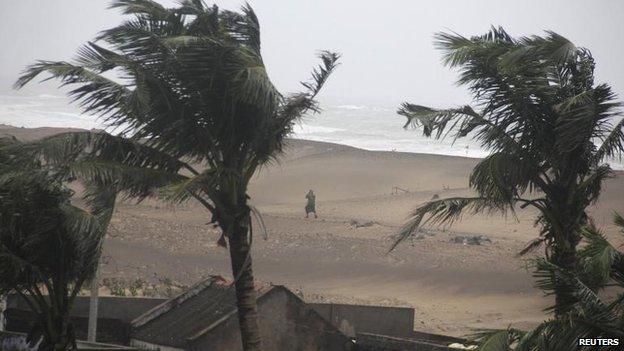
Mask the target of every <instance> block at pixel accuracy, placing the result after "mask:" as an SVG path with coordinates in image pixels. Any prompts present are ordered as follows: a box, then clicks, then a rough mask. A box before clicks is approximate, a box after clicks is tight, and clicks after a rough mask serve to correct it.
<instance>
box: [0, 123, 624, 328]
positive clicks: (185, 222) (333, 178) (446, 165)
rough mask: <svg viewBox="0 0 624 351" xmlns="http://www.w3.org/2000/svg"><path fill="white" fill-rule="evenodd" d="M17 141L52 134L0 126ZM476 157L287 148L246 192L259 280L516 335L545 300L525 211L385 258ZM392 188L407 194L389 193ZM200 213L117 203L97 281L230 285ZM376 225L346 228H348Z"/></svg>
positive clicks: (622, 182)
mask: <svg viewBox="0 0 624 351" xmlns="http://www.w3.org/2000/svg"><path fill="white" fill-rule="evenodd" d="M3 132H5V133H10V134H14V135H17V136H18V137H20V138H23V139H32V138H37V137H42V136H44V135H49V134H51V133H57V132H59V130H56V129H37V130H33V131H32V133H29V132H28V130H24V129H19V130H15V129H14V128H0V133H3ZM476 162H478V160H476V159H469V158H458V157H450V156H436V155H422V154H410V153H399V152H373V151H365V150H360V149H355V148H352V147H348V146H343V145H337V144H328V143H319V142H311V141H303V140H292V141H290V142H289V144H288V150H287V152H286V154H285V155H284V156H283V157H282V158H281V160H280V162H278V163H276V164H273V165H270V166H267V167H266V168H264V169H263V170H262V171H261V172H260V174H259V175H257V176H256V177H255V178H254V179H253V181H252V184H251V189H250V193H251V196H252V202H253V203H254V204H255V205H256V206H257V207H258V208H259V209H260V211H261V212H262V213H263V217H264V220H265V222H266V225H267V228H268V237H267V238H266V239H264V238H262V235H260V234H258V231H256V237H255V239H254V240H255V241H254V253H253V255H254V256H253V257H254V269H255V275H256V277H257V278H258V279H260V280H264V281H268V282H274V283H280V284H286V285H288V286H290V287H291V288H293V289H295V290H301V291H303V292H304V296H306V297H308V298H309V299H315V300H319V299H324V300H333V301H345V302H356V303H371V304H387V305H409V306H413V307H414V308H415V309H416V311H417V315H416V328H417V329H419V330H423V331H432V332H442V333H447V334H451V335H461V334H464V333H466V332H469V331H470V330H471V328H483V327H507V326H508V325H509V324H512V325H515V326H519V327H526V326H528V325H531V324H533V323H535V322H537V321H539V320H541V319H543V317H544V314H543V312H542V311H541V310H542V308H544V307H545V306H547V305H548V304H549V303H550V301H549V300H548V299H545V298H543V297H542V296H541V293H540V292H539V291H537V290H535V289H534V288H533V287H532V286H533V281H532V278H531V276H530V274H529V273H528V272H527V271H526V270H524V269H523V265H524V262H523V259H522V258H519V257H517V256H516V255H515V254H516V253H517V252H518V251H519V250H521V248H522V247H523V246H524V245H525V244H526V243H527V242H528V241H529V240H530V239H532V238H534V237H535V235H536V229H535V228H533V225H532V224H533V218H534V216H535V213H534V212H532V211H520V212H519V213H518V218H517V219H516V218H514V217H512V216H510V217H508V218H501V217H488V216H485V215H477V216H470V215H467V216H465V218H464V220H463V221H462V222H459V223H457V224H456V225H454V226H453V227H451V228H435V229H432V230H431V231H430V233H431V234H432V235H427V236H425V237H424V238H423V239H421V240H414V241H410V242H406V243H404V244H402V245H400V246H399V247H398V248H397V249H396V250H395V251H393V252H391V253H388V248H389V247H390V244H391V243H392V239H391V236H392V235H393V234H394V233H395V232H396V231H397V229H398V228H399V227H400V225H401V224H402V223H403V221H404V219H405V218H406V216H407V215H408V214H409V211H410V210H411V209H412V208H414V207H415V205H417V204H419V203H422V202H424V201H426V200H429V199H430V198H431V197H432V196H434V195H438V196H440V197H446V196H458V195H470V194H471V190H470V189H469V188H468V175H469V173H470V170H471V168H472V167H473V166H474V165H475V163H476ZM394 187H400V188H402V189H405V190H408V191H409V193H405V192H399V194H393V188H394ZM308 189H314V190H315V192H316V194H317V209H318V212H319V216H320V217H319V219H305V218H304V213H303V206H304V205H305V199H304V196H305V194H306V192H307V190H308ZM603 194H604V195H603V197H602V199H601V200H600V202H599V204H598V205H597V206H595V207H593V208H592V210H591V212H592V215H593V216H594V218H595V219H596V222H597V224H598V225H600V226H603V227H605V228H606V230H607V232H608V233H610V234H612V233H613V228H612V227H611V226H610V217H611V213H612V211H613V210H619V211H622V212H624V202H623V201H621V198H622V196H623V195H624V177H622V174H621V173H618V177H616V178H614V179H611V180H609V181H608V182H607V184H606V187H605V189H604V192H603ZM208 220H209V215H208V214H207V213H206V212H205V210H204V209H203V208H201V207H198V206H197V205H195V204H193V203H189V204H185V205H182V206H177V207H173V206H171V205H167V204H163V203H160V202H158V201H156V200H147V201H145V202H143V203H141V204H134V203H127V202H125V203H120V204H119V206H118V207H117V210H116V213H115V216H114V218H113V220H112V225H111V231H110V235H109V238H108V240H107V242H106V247H105V257H106V265H105V267H104V275H105V276H108V277H128V278H130V277H143V278H146V279H149V278H150V277H153V276H154V275H155V274H157V275H159V276H168V277H171V278H173V279H176V280H179V281H183V282H186V283H190V282H193V281H195V280H197V279H199V278H200V277H201V276H205V275H208V274H222V275H226V276H227V275H229V271H230V268H229V261H228V256H227V252H226V250H224V249H222V248H219V247H217V246H216V239H217V237H218V235H219V234H218V232H217V231H216V230H214V229H212V228H210V227H209V226H208V225H206V222H208ZM353 220H355V221H359V222H361V223H363V222H366V221H372V222H375V223H374V224H372V225H371V226H368V227H361V228H356V227H354V226H352V225H351V221H353ZM463 233H471V234H483V235H487V236H488V237H490V238H491V239H492V243H491V244H487V245H483V246H469V245H462V244H456V243H452V242H450V239H451V238H452V237H453V236H455V235H458V234H463Z"/></svg>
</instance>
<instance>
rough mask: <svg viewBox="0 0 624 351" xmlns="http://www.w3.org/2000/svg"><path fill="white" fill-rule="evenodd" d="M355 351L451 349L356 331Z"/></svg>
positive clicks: (431, 350) (451, 350) (450, 350)
mask: <svg viewBox="0 0 624 351" xmlns="http://www.w3.org/2000/svg"><path fill="white" fill-rule="evenodd" d="M356 351H453V349H451V348H448V347H446V346H444V345H438V344H433V343H428V342H424V341H417V340H408V339H401V338H395V337H390V336H386V335H376V334H368V333H358V334H357V349H356Z"/></svg>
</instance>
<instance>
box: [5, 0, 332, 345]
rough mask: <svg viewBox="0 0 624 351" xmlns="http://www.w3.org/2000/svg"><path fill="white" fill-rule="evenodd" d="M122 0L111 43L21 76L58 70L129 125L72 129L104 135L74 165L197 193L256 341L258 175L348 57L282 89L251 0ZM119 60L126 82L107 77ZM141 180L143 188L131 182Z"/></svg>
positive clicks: (247, 330)
mask: <svg viewBox="0 0 624 351" xmlns="http://www.w3.org/2000/svg"><path fill="white" fill-rule="evenodd" d="M113 7H119V8H121V9H123V11H124V13H126V14H130V15H133V18H132V19H130V20H128V21H126V22H124V23H123V24H121V25H120V26H118V27H115V28H112V29H110V30H107V31H104V32H103V33H102V34H101V35H100V36H99V37H98V40H100V41H102V42H104V43H106V44H107V48H105V47H103V46H102V45H99V44H96V43H89V44H88V45H86V46H85V47H84V48H82V49H81V50H80V51H79V52H78V56H79V57H78V60H77V61H76V62H75V63H67V62H51V61H40V62H38V63H36V64H34V65H32V66H30V67H29V68H28V69H27V71H26V72H25V73H24V75H23V76H22V77H21V78H20V79H19V81H18V82H17V84H16V85H17V86H18V87H21V86H23V85H24V84H26V83H28V82H29V81H31V80H32V79H33V78H35V77H36V76H38V75H39V74H41V73H44V72H47V73H50V74H51V75H52V76H53V77H55V78H58V79H61V81H62V82H63V84H64V85H74V89H73V90H71V91H70V95H71V96H73V97H74V98H75V99H76V100H77V101H79V102H80V104H81V106H82V107H83V109H84V110H85V111H86V112H89V113H96V114H99V115H100V116H102V117H103V119H104V121H105V122H107V123H108V125H109V126H111V127H118V128H121V129H122V133H121V134H120V135H121V136H110V135H106V134H102V133H99V134H90V133H82V134H78V135H73V136H72V135H69V136H65V138H68V139H69V140H70V142H74V143H77V144H78V145H84V144H85V143H92V144H94V145H98V147H96V148H91V149H90V150H91V151H92V157H91V158H90V163H89V164H84V165H83V167H75V171H76V172H83V173H91V174H98V175H99V176H100V177H101V178H103V179H117V178H118V176H120V175H123V177H122V178H124V180H123V182H121V183H120V184H118V187H119V188H118V189H119V190H120V191H124V190H125V188H126V185H127V186H129V187H130V188H131V189H132V190H131V191H130V192H129V194H130V196H133V195H143V194H145V191H147V192H150V191H152V190H153V189H154V188H156V187H159V186H162V185H163V182H166V183H169V184H170V185H169V186H168V188H167V195H168V197H169V198H170V199H172V200H175V201H183V200H186V199H189V198H194V199H196V200H197V201H199V202H200V203H201V204H202V205H203V206H205V207H206V208H207V209H208V210H209V211H210V213H211V214H212V222H213V223H215V224H217V225H218V226H219V227H220V228H221V230H222V233H223V238H222V239H223V240H222V242H225V241H226V240H227V242H228V243H229V250H230V257H231V263H232V272H233V275H234V277H235V288H236V296H237V302H238V318H239V324H240V329H241V335H242V343H243V348H244V349H245V350H258V349H260V348H261V341H260V333H259V328H258V321H257V308H256V292H255V290H254V281H253V274H252V268H251V267H252V264H251V263H252V262H251V255H250V249H251V238H252V226H251V225H252V223H251V214H250V213H251V211H252V208H251V206H250V205H249V204H248V200H249V196H248V195H247V187H248V183H249V181H250V179H251V177H252V176H253V175H254V174H255V172H256V170H257V169H258V167H260V166H262V165H264V164H266V163H267V162H269V161H270V160H272V159H273V158H274V157H275V156H276V155H277V154H278V153H280V152H281V151H282V148H283V143H284V139H285V137H286V136H287V135H288V134H289V133H290V132H291V130H292V127H293V125H294V123H295V122H296V121H297V120H298V119H299V118H301V117H302V116H303V114H305V113H306V112H308V111H310V110H311V111H317V105H316V102H315V100H314V98H315V97H316V95H317V94H318V93H319V91H320V89H321V87H322V86H323V84H324V83H325V81H326V79H327V78H328V76H329V75H330V73H331V72H332V71H333V69H334V68H335V66H336V62H337V60H338V55H337V54H334V53H330V52H323V53H322V54H321V58H322V61H323V63H322V65H321V66H320V67H319V68H318V69H315V70H314V71H313V79H312V81H311V82H308V83H303V85H304V87H305V89H306V90H305V91H304V92H302V93H297V94H292V95H288V96H283V95H282V94H280V93H279V92H278V91H277V89H276V88H275V87H274V86H273V84H272V83H271V81H270V80H269V78H268V76H267V73H266V69H265V67H264V63H263V60H262V56H261V53H260V29H259V24H258V20H257V18H256V15H255V14H254V12H253V11H252V9H251V8H250V7H249V6H246V7H244V8H243V9H242V12H241V13H236V12H231V11H222V10H220V9H219V8H218V7H216V6H212V7H206V6H204V4H203V3H202V2H201V1H199V0H187V1H182V2H181V6H180V7H178V8H172V9H168V8H164V7H162V6H161V5H159V4H158V3H155V2H153V1H149V0H119V1H116V2H115V3H114V4H113ZM113 70H115V72H117V73H120V76H119V77H120V79H119V80H113V79H110V78H108V77H107V73H109V72H113ZM123 135H131V137H124V136H123ZM56 145H57V147H63V145H67V141H63V144H62V145H58V144H56ZM98 148H99V149H98ZM191 163H193V164H199V165H201V166H199V167H201V168H199V167H193V166H191ZM152 176H154V177H152ZM137 184H142V187H143V188H140V187H139V188H133V187H135V186H136V185H137ZM139 190H143V192H142V191H139Z"/></svg>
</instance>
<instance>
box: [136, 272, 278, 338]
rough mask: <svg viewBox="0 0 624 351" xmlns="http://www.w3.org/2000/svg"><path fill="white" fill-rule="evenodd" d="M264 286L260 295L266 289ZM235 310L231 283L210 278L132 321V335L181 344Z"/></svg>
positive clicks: (234, 298)
mask: <svg viewBox="0 0 624 351" xmlns="http://www.w3.org/2000/svg"><path fill="white" fill-rule="evenodd" d="M268 290H270V289H265V290H263V291H261V292H260V294H259V295H262V294H263V293H266V292H267V291H268ZM235 312H236V294H235V291H234V287H233V286H232V285H225V284H223V281H222V280H219V279H215V278H210V279H208V280H206V281H203V282H201V283H199V284H197V285H195V286H193V287H192V288H190V289H189V290H188V291H186V292H185V293H183V294H181V295H179V296H177V297H175V298H173V299H171V300H168V301H166V302H164V303H163V304H161V305H159V306H157V307H155V308H154V309H152V310H150V311H148V312H146V313H145V314H144V315H143V316H141V317H139V318H137V319H135V320H134V321H133V322H132V338H133V339H137V340H141V341H145V342H149V343H151V344H157V345H163V346H171V347H176V348H184V347H185V346H187V340H188V339H189V338H191V337H193V336H196V335H197V334H198V333H201V332H205V331H206V329H207V328H209V327H210V326H212V325H213V324H215V323H216V322H218V321H220V320H221V319H222V318H223V317H225V316H228V315H230V314H231V313H235Z"/></svg>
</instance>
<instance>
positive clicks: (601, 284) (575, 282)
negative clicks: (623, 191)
mask: <svg viewBox="0 0 624 351" xmlns="http://www.w3.org/2000/svg"><path fill="white" fill-rule="evenodd" d="M621 218H622V217H621V216H620V215H619V214H617V213H616V214H615V215H614V222H615V224H616V225H617V226H618V227H619V228H620V230H621V232H622V233H623V234H624V223H622V222H621V221H620V220H621ZM583 238H584V240H585V243H586V245H585V246H584V247H583V249H582V250H580V251H579V254H580V258H581V259H580V261H581V269H580V270H579V271H576V272H573V271H569V270H566V269H564V268H561V267H559V266H557V265H554V264H552V263H550V262H548V261H547V260H544V259H536V260H534V261H533V263H534V265H533V267H534V277H535V278H536V286H537V287H538V288H540V289H541V290H543V291H544V293H545V294H546V295H552V294H554V293H555V292H556V291H558V290H562V289H564V290H566V292H567V293H568V294H570V295H573V296H575V299H572V300H569V302H570V303H569V304H566V305H562V306H561V305H560V306H557V309H559V310H560V311H562V312H564V313H562V314H561V315H559V316H558V318H553V319H549V320H547V321H545V322H543V323H541V324H540V325H539V326H537V327H536V328H535V329H533V330H531V331H529V332H522V331H517V330H513V329H508V330H488V331H483V332H481V333H479V334H477V335H475V336H473V338H472V339H473V340H474V341H475V342H476V343H478V344H479V345H480V346H479V350H480V351H603V350H607V351H609V350H613V351H615V350H621V347H622V346H621V345H618V346H615V345H607V346H604V345H602V346H598V345H596V346H582V345H579V344H578V339H581V338H590V339H619V340H620V343H621V342H622V340H623V339H624V279H622V278H623V277H624V252H622V251H620V250H618V249H616V248H615V247H614V246H612V245H611V244H610V243H609V242H608V241H607V240H606V239H605V237H604V236H603V235H602V234H601V233H600V232H599V231H598V230H597V229H596V228H595V227H593V226H587V227H584V228H583ZM606 287H609V289H610V290H609V293H608V294H602V295H601V294H600V291H601V290H602V289H604V288H606ZM610 296H611V298H609V297H610ZM553 309H554V306H553V307H551V308H550V310H553Z"/></svg>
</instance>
